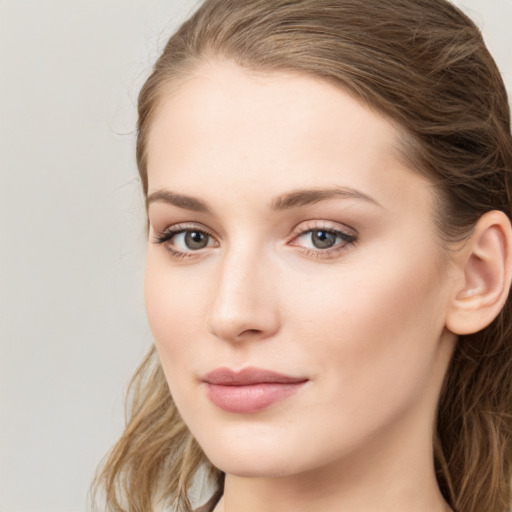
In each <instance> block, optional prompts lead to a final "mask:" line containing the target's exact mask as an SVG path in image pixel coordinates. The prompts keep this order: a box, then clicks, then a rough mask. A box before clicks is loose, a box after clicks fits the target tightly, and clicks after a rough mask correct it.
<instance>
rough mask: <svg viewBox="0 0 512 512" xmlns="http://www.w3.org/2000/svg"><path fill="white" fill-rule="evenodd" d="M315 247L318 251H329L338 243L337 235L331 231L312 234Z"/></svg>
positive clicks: (318, 231)
mask: <svg viewBox="0 0 512 512" xmlns="http://www.w3.org/2000/svg"><path fill="white" fill-rule="evenodd" d="M312 241H313V245H314V246H315V247H316V248H317V249H328V248H329V247H332V246H333V245H334V243H335V242H336V235H335V234H334V233H330V232H329V231H320V230H317V231H313V232H312Z"/></svg>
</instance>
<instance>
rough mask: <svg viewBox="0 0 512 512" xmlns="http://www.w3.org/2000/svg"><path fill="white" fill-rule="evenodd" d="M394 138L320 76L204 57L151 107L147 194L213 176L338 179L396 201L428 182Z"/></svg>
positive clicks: (294, 183) (295, 183)
mask: <svg viewBox="0 0 512 512" xmlns="http://www.w3.org/2000/svg"><path fill="white" fill-rule="evenodd" d="M399 140H400V133H399V131H398V129H397V128H396V126H395V125H394V124H393V123H392V122H391V121H389V120H388V119H386V118H384V117H383V116H382V115H380V114H378V113H376V112H374V111H372V110H371V109H370V108H368V107H367V106H365V105H363V104H362V103H361V102H360V101H357V100H356V99H355V98H354V97H353V96H352V95H350V94H348V93H347V92H346V91H344V90H342V89H340V88H338V87H336V86H334V85H332V84H330V83H328V82H327V81H324V80H321V79H317V78H313V77H310V76H307V75H301V74H296V73H284V72H282V73H281V72H279V73H277V72H272V73H262V72H254V71H251V70H247V69H243V68H240V67H239V66H237V65H235V64H233V63H231V62H229V61H219V62H210V63H208V64H206V65H204V66H202V67H200V68H198V69H197V70H196V72H195V73H194V74H193V75H192V76H191V77H190V78H188V79H187V80H186V81H185V82H182V83H181V84H180V86H179V87H177V88H174V89H171V90H170V91H169V92H168V93H167V94H166V95H165V96H164V99H163V100H162V102H161V104H160V106H159V109H158V111H157V112H156V115H155V118H154V121H153V125H152V127H151V131H150V134H149V138H148V178H149V192H151V191H154V190H156V189H161V188H165V187H172V188H175V187H184V188H189V189H192V188H194V187H197V186H199V187H202V186H203V185H204V184H205V183H206V182H208V183H209V182H210V181H212V180H213V179H215V182H217V183H218V182H219V180H220V181H222V180H224V181H225V185H226V188H225V189H223V190H226V191H227V190H231V191H234V190H237V189H243V188H244V187H247V186H249V187H253V192H255V191H256V190H257V189H258V185H259V184H261V182H262V181H263V182H264V183H265V190H270V189H271V188H272V187H274V188H275V189H276V191H278V192H281V190H277V189H279V188H282V189H284V188H286V187H287V188H304V187H321V186H328V185H332V184H339V185H342V186H349V187H352V188H362V189H364V191H365V193H369V194H370V195H372V194H377V195H380V196H388V197H387V199H390V200H392V199H394V200H396V197H397V193H400V192H403V191H404V190H405V189H406V188H408V186H410V185H411V181H412V182H413V183H412V185H413V186H414V187H422V188H426V185H428V184H427V182H426V181H425V180H424V179H422V178H420V177H419V176H417V175H416V173H413V172H411V170H410V169H407V168H406V167H405V165H404V164H403V163H402V160H401V157H400V152H399V150H398V146H399ZM415 180H416V181H415ZM265 190H263V192H264V191H265ZM187 192H192V190H187Z"/></svg>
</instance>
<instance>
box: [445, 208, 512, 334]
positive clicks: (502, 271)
mask: <svg viewBox="0 0 512 512" xmlns="http://www.w3.org/2000/svg"><path fill="white" fill-rule="evenodd" d="M455 259H456V265H457V272H459V273H460V279H458V280H457V281H456V282H457V283H458V285H457V286H456V289H455V290H454V297H453V299H452V301H451V304H450V308H449V310H448V313H447V319H446V327H447V329H449V330H450V331H451V332H453V333H455V334H459V335H463V334H472V333H475V332H478V331H480V330H482V329H483V328H485V327H487V326H488V325H489V324H490V323H491V322H492V321H493V320H494V319H495V318H496V317H497V316H498V313H499V312H500V311H501V309H502V307H503V305H504V304H505V301H506V300H507V297H508V293H509V289H510V283H511V279H512V228H511V225H510V220H509V219H508V217H507V216H506V215H505V214H504V213H503V212H499V211H495V210H494V211H491V212H487V213H486V214H484V215H483V216H482V217H481V218H480V219H479V220H478V222H477V224H476V226H475V228H474V230H473V233H472V235H471V237H470V238H469V239H468V240H466V241H465V242H464V245H463V246H462V248H461V249H460V252H459V253H458V254H457V256H456V258H455Z"/></svg>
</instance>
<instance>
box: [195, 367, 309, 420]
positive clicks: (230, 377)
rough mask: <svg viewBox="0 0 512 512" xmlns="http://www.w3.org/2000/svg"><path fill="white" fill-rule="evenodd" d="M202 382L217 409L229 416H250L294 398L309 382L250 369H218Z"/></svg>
mask: <svg viewBox="0 0 512 512" xmlns="http://www.w3.org/2000/svg"><path fill="white" fill-rule="evenodd" d="M202 381H203V382H204V383H205V384H206V394H207V396H208V398H209V399H210V401H211V402H212V403H213V404H214V405H216V406H217V407H219V408H220V409H223V410H224V411H227V412H233V413H239V414H248V413H254V412H258V411H261V410H263V409H266V408H267V407H270V406H271V405H272V404H274V403H276V402H279V401H281V400H284V399H285V398H287V397H289V396H291V395H294V394H295V393H296V392H297V391H298V390H299V388H300V387H301V386H302V385H304V384H305V383H306V382H307V381H308V379H307V378H305V377H294V376H290V375H284V374H282V373H277V372H274V371H271V370H264V369H261V368H253V367H249V368H244V369H243V370H241V371H234V370H231V369H230V368H217V369H215V370H213V371H212V372H210V373H208V374H207V375H205V376H204V378H203V379H202Z"/></svg>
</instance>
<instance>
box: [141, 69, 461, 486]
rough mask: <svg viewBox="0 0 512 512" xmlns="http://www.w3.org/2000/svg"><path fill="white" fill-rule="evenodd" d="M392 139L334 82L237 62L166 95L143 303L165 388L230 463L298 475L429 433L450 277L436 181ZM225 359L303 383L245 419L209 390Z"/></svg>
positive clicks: (222, 464) (448, 345)
mask: <svg viewBox="0 0 512 512" xmlns="http://www.w3.org/2000/svg"><path fill="white" fill-rule="evenodd" d="M397 140H398V136H397V133H396V130H395V128H394V127H393V125H392V123H391V122H389V121H387V120H386V119H384V118H382V117H380V116H378V115H377V114H375V113H374V112H372V111H371V110H370V109H368V108H367V107H365V106H364V105H362V104H361V103H360V102H358V101H356V100H355V99H354V98H353V97H351V96H350V95H349V94H347V93H345V92H343V91H342V90H339V89H337V88H335V87H334V86H332V85H330V84H327V83H325V82H322V81H321V80H317V79H313V78H310V77H306V76H301V75H298V74H286V73H272V74H256V73H255V72H249V71H247V70H242V69H240V68H238V67H237V66H236V65H234V64H231V63H229V62H214V63H210V64H208V65H205V66H204V67H202V68H200V69H198V70H196V73H195V74H194V76H193V78H191V79H190V80H188V81H187V82H186V83H185V85H183V86H182V87H181V88H178V89H177V90H176V91H174V93H173V94H172V96H170V97H169V98H168V99H166V100H165V101H163V102H162V104H161V106H160V110H159V111H158V113H157V115H156V117H155V120H154V124H153V126H152V129H151V133H150V140H149V146H148V148H149V149H148V183H149V193H148V197H152V201H151V203H150V204H149V205H148V216H149V221H150V239H149V242H148V253H147V269H146V285H145V287H146V291H145V293H146V306H147V312H148V318H149V323H150V326H151V330H152V333H153V336H154V339H155V344H156V347H157V350H158V353H159V356H160V359H161V362H162V366H163V369H164V372H165V374H166V378H167V380H168V383H169V387H170V390H171V393H172V396H173V399H174V401H175V403H176V405H177V407H178V409H179V411H180V413H181V415H182V417H183V419H184V421H185V422H186V423H187V425H188V427H189V429H190V430H191V432H192V433H193V435H194V436H195V437H196V439H197V440H198V442H199V444H200V445H201V447H202V448H203V450H204V451H205V453H206V455H207V456H208V457H209V458H210V460H211V461H212V462H213V463H214V464H215V465H217V466H218V467H219V468H221V469H222V470H224V471H226V472H228V473H232V474H238V475H252V476H269V475H270V476H272V475H274V476H275V475H290V474H296V473H301V472H306V471H311V470H313V469H315V468H320V467H324V466H326V465H329V464H334V463H339V464H340V465H342V464H345V463H346V461H347V460H351V462H352V463H353V462H354V460H355V457H356V454H357V453H361V452H362V451H366V452H368V451H369V450H374V451H376V452H378V453H379V454H380V456H381V457H384V458H385V453H387V451H388V450H389V451H390V452H391V450H396V445H395V444H394V443H395V441H396V440H398V439H400V440H401V442H402V444H403V443H404V439H409V438H417V439H419V438H420V437H421V438H423V437H425V436H427V437H428V433H427V434H426V433H425V430H426V429H427V430H428V429H431V428H432V421H431V418H432V416H433V415H434V411H435V404H436V401H437V397H438V394H439V389H440V386H441V383H442V379H443V375H444V373H445V371H446V366H447V364H448V360H449V357H450V354H451V350H452V347H453V343H454V337H453V336H452V335H450V334H449V333H447V331H446V329H445V315H446V310H447V307H448V306H447V304H448V298H449V294H450V280H449V279H448V278H447V275H446V269H444V267H442V266H441V265H439V261H441V259H442V256H443V249H442V246H441V244H440V242H439V239H438V235H437V232H436V228H435V225H434V220H433V216H432V210H433V209H432V205H433V201H434V196H433V191H432V188H431V187H430V186H429V183H427V182H426V180H425V179H424V178H422V177H420V176H418V175H417V174H416V173H414V172H412V171H411V170H409V169H407V168H405V167H404V164H403V163H402V161H401V160H400V158H399V157H398V155H397V153H396V150H395V147H396V144H397ZM293 194H295V196H293ZM301 194H302V195H301ZM308 194H309V196H308ZM315 194H316V195H315ZM292 196H293V197H292ZM290 197H291V198H292V199H293V200H292V199H290ZM276 198H277V199H276ZM279 198H280V200H281V204H283V203H284V202H285V201H284V200H283V198H288V204H286V205H285V206H283V207H281V208H276V207H275V206H276V204H277V203H279V200H278V199H279ZM312 198H313V199H312ZM194 201H195V202H194ZM272 205H274V207H272ZM201 206H202V207H201ZM166 230H167V231H166ZM169 230H170V231H169ZM187 230H188V231H187ZM194 230H196V231H195V233H197V232H198V231H199V232H201V233H203V235H201V236H199V235H197V234H196V235H194V236H195V241H196V242H197V241H198V240H200V241H201V243H200V244H199V246H197V245H196V246H194V245H193V243H192V242H190V241H191V240H192V238H191V237H192V235H191V232H192V231H194ZM326 233H327V234H326ZM187 236H188V238H187ZM155 237H156V239H158V240H160V242H159V243H155ZM202 237H207V238H202ZM187 240H188V242H187ZM326 240H327V242H326ZM322 244H323V245H322ZM173 251H174V252H173ZM178 253H179V254H178ZM219 368H228V369H231V370H232V371H233V372H239V371H240V370H243V369H247V368H258V369H263V370H268V371H272V372H277V373H279V374H280V375H285V376H288V377H293V378H296V379H298V380H300V379H302V380H303V382H304V383H303V384H302V383H301V385H300V386H297V389H296V390H295V389H294V392H293V393H290V394H289V395H287V394H286V393H283V386H281V387H279V386H276V390H271V391H269V389H270V386H267V388H265V389H264V390H263V391H262V393H263V394H264V393H267V395H268V396H269V397H270V398H269V403H268V404H267V405H265V404H266V402H264V401H263V402H261V403H260V402H257V401H255V403H257V404H260V405H261V404H263V405H261V407H260V408H259V409H258V408H257V407H256V409H257V410H254V411H249V412H247V411H238V412H237V411H233V410H226V408H223V407H219V405H218V404H217V403H215V400H213V401H212V398H211V394H210V392H209V391H208V389H209V388H208V385H207V384H205V378H206V377H205V376H208V375H210V374H211V372H214V371H215V370H218V369H219ZM230 391H231V392H233V393H235V392H234V391H233V390H230ZM278 391H279V392H281V395H279V394H278ZM223 392H224V391H223ZM237 392H238V391H237ZM243 392H245V391H240V393H243ZM274 392H275V393H277V394H276V395H275V396H274V395H272V393H274ZM239 396H242V395H239ZM239 396H238V398H237V396H233V397H231V398H230V397H228V399H225V402H226V401H229V400H231V399H232V403H233V404H236V400H239ZM244 396H245V395H244ZM247 396H249V393H248V394H247ZM265 396H266V395H265ZM276 396H277V397H278V398H277V399H275V397H276ZM249 398H250V397H249ZM411 442H412V441H411ZM298 446H300V447H301V449H300V450H297V447H298ZM426 449H429V447H428V446H427V447H426ZM394 453H395V454H396V451H395V452H394ZM366 460H369V459H368V457H367V459H366ZM255 461H258V463H257V464H256V463H255Z"/></svg>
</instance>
